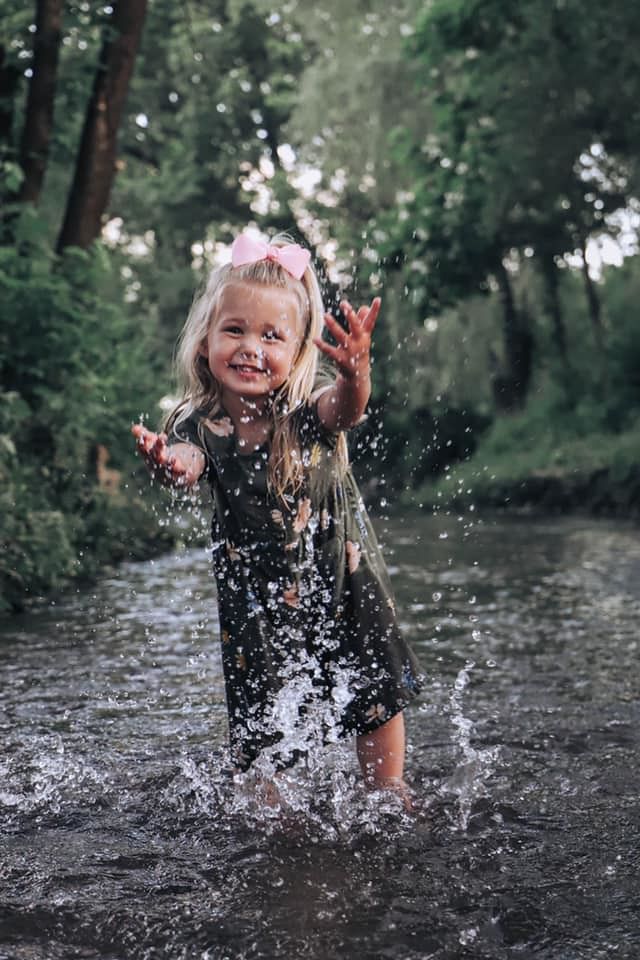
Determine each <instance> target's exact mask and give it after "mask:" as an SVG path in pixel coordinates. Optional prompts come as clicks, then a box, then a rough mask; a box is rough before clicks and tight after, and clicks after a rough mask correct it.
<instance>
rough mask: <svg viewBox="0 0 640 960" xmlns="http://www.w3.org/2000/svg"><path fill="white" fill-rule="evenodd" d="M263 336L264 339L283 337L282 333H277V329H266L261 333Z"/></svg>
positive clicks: (280, 338)
mask: <svg viewBox="0 0 640 960" xmlns="http://www.w3.org/2000/svg"><path fill="white" fill-rule="evenodd" d="M263 337H264V339H265V340H283V339H284V338H283V336H282V334H281V333H279V332H278V331H277V330H267V331H266V333H264V334H263Z"/></svg>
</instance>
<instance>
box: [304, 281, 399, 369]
mask: <svg viewBox="0 0 640 960" xmlns="http://www.w3.org/2000/svg"><path fill="white" fill-rule="evenodd" d="M381 302H382V301H381V300H380V297H375V298H374V300H373V301H372V303H371V306H366V305H365V306H362V307H359V308H358V310H357V311H356V310H354V309H353V307H352V306H351V304H350V303H349V301H348V300H342V301H341V302H340V309H341V311H342V313H343V315H344V317H345V319H346V321H347V326H348V329H347V330H345V329H344V328H343V327H342V326H341V325H340V324H339V323H338V321H337V320H336V319H335V317H332V316H331V314H330V313H327V314H325V325H326V327H327V330H328V331H329V333H330V334H331V335H332V337H333V339H334V340H335V341H336V346H335V347H334V346H332V345H331V344H329V343H326V342H325V341H324V340H320V339H317V340H314V341H313V342H314V343H315V345H316V346H317V347H318V349H319V350H321V351H322V353H324V354H325V356H327V357H329V358H330V359H331V360H333V362H334V363H335V365H336V366H337V368H338V370H339V371H340V373H341V374H342V376H343V377H345V378H346V379H347V380H357V379H359V378H361V377H366V376H368V374H369V366H370V360H369V353H370V350H371V334H372V333H373V328H374V327H375V325H376V320H377V319H378V313H379V312H380V304H381Z"/></svg>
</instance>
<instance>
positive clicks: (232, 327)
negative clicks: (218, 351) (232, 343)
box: [225, 323, 242, 333]
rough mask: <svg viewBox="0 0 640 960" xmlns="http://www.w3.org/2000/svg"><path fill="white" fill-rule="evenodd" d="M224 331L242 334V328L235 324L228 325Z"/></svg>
mask: <svg viewBox="0 0 640 960" xmlns="http://www.w3.org/2000/svg"><path fill="white" fill-rule="evenodd" d="M225 331H226V332H227V333H242V328H241V327H239V326H238V325H237V324H236V323H230V324H229V326H228V327H225Z"/></svg>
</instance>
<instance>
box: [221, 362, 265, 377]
mask: <svg viewBox="0 0 640 960" xmlns="http://www.w3.org/2000/svg"><path fill="white" fill-rule="evenodd" d="M229 366H230V367H231V369H232V370H233V371H234V373H237V374H239V375H240V376H241V377H246V378H247V379H250V380H254V379H256V380H257V379H258V378H259V377H262V376H264V375H265V374H266V372H267V371H266V370H262V369H261V368H260V367H253V366H251V364H250V363H230V364H229Z"/></svg>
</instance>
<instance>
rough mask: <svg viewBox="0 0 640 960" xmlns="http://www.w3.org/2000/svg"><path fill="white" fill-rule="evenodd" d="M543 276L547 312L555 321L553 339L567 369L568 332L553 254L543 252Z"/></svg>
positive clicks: (553, 321) (552, 320)
mask: <svg viewBox="0 0 640 960" xmlns="http://www.w3.org/2000/svg"><path fill="white" fill-rule="evenodd" d="M541 264H542V276H543V278H544V289H545V301H546V304H545V306H546V312H547V313H548V315H549V317H550V318H551V322H552V323H553V339H554V341H555V345H556V348H557V350H558V354H559V356H560V359H561V361H562V365H563V367H564V368H565V370H566V369H567V368H568V366H569V359H568V356H567V332H566V329H565V324H564V317H563V316H562V307H561V305H560V296H559V291H558V268H557V267H556V265H555V262H554V259H553V256H550V255H548V254H543V255H542V257H541Z"/></svg>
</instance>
